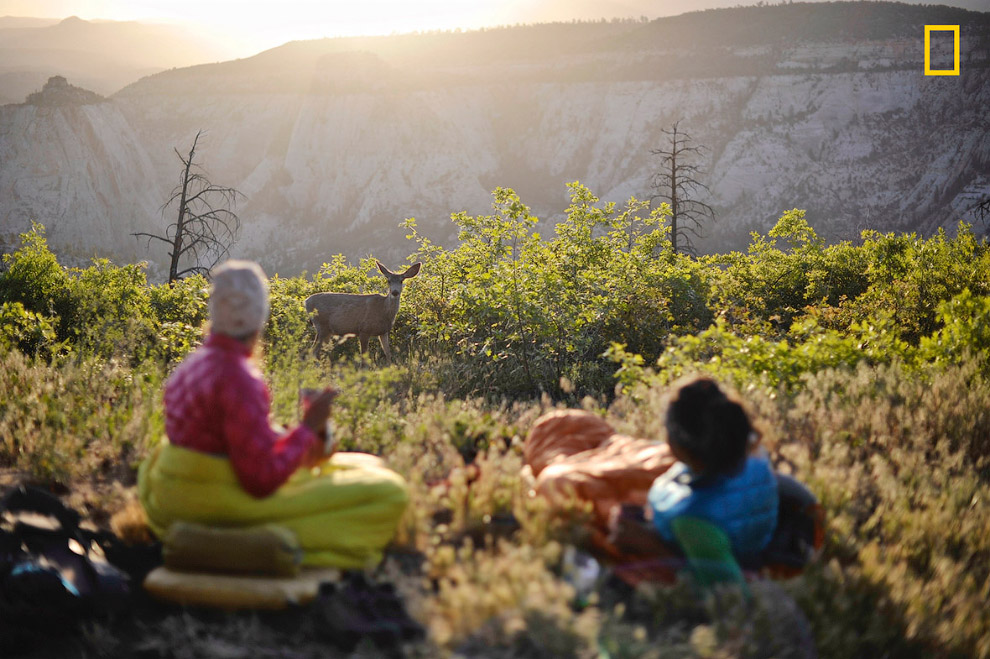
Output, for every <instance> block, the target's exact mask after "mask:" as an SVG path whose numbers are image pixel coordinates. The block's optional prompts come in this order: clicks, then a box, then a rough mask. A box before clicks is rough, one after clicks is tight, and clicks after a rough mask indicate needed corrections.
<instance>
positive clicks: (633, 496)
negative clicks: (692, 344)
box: [524, 376, 823, 585]
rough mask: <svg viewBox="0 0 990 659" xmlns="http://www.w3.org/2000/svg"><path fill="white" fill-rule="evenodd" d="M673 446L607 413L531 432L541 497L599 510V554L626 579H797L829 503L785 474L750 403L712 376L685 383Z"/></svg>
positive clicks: (550, 418) (671, 404)
mask: <svg viewBox="0 0 990 659" xmlns="http://www.w3.org/2000/svg"><path fill="white" fill-rule="evenodd" d="M664 425H665V427H666V434H667V441H666V442H662V441H657V440H652V439H642V438H634V437H628V436H625V435H620V434H616V433H615V432H614V431H613V430H612V428H611V426H609V425H608V423H606V422H605V420H604V419H602V418H601V417H600V416H598V415H595V414H593V413H590V412H586V411H583V410H555V411H553V412H550V413H548V414H545V415H544V416H543V417H541V418H540V419H538V420H537V421H536V423H535V424H534V426H533V428H532V429H531V430H530V432H529V434H528V435H527V438H526V442H525V445H524V455H525V458H526V462H527V467H526V470H528V471H529V472H530V473H529V476H530V477H532V479H533V492H534V493H538V494H540V495H542V496H545V497H547V498H548V499H549V500H550V501H551V502H552V503H554V504H555V505H559V506H560V507H561V509H562V510H566V509H567V508H568V507H573V506H572V504H568V503H567V502H569V501H573V500H574V499H577V500H579V501H586V502H589V503H590V504H591V525H590V531H591V534H590V536H589V540H590V542H589V547H590V549H591V551H592V552H593V553H594V554H595V556H597V557H598V558H599V559H603V560H606V561H608V562H609V563H611V564H613V565H614V569H615V573H616V574H617V575H618V576H619V577H620V578H622V579H623V580H624V581H626V582H627V583H630V584H635V583H638V582H640V581H644V580H645V581H668V582H669V581H672V580H673V579H675V578H676V575H677V574H678V572H679V571H680V570H682V569H683V568H684V567H690V568H691V570H692V571H693V572H694V575H695V578H696V579H697V581H698V582H699V583H700V584H701V585H712V584H715V583H725V582H735V583H742V582H743V581H744V578H743V572H742V567H741V566H745V567H746V569H747V570H753V571H757V572H761V573H769V574H772V575H777V576H792V575H793V574H796V573H797V572H799V571H800V569H801V568H802V567H803V566H804V565H805V564H806V563H807V561H808V560H810V557H811V550H812V549H817V548H819V547H820V546H821V543H822V541H823V537H822V521H821V517H820V506H818V505H817V501H816V500H815V498H814V495H812V494H811V493H810V492H809V491H807V489H806V488H804V486H803V485H801V484H800V483H798V482H797V481H795V480H794V479H792V478H790V477H788V476H783V475H781V474H777V473H775V472H774V469H773V467H772V465H771V464H770V460H769V458H768V456H767V455H766V453H765V451H763V450H762V449H761V448H760V447H759V434H758V433H757V431H756V430H755V428H754V426H753V423H752V422H751V420H750V417H749V415H748V414H747V412H746V409H745V408H744V407H743V405H742V403H741V402H740V401H739V400H738V399H736V398H735V397H733V396H732V395H731V394H728V393H727V392H726V391H725V390H724V389H723V388H722V387H720V386H719V384H718V383H717V382H716V381H715V380H713V379H712V378H710V377H704V376H695V377H691V378H688V379H685V380H682V381H680V382H678V383H676V384H675V385H674V386H673V388H672V392H671V395H670V398H669V400H668V403H667V406H666V409H665V411H664Z"/></svg>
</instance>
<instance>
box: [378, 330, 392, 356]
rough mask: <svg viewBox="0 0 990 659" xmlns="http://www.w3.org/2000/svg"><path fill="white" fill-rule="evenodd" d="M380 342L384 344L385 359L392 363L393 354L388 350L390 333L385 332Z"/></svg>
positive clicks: (379, 338) (380, 337)
mask: <svg viewBox="0 0 990 659" xmlns="http://www.w3.org/2000/svg"><path fill="white" fill-rule="evenodd" d="M378 340H379V341H381V343H382V350H384V351H385V359H387V360H389V361H392V352H391V351H390V350H389V349H388V332H385V333H384V334H382V335H381V336H379V337H378Z"/></svg>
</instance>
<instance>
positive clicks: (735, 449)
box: [615, 377, 778, 581]
mask: <svg viewBox="0 0 990 659" xmlns="http://www.w3.org/2000/svg"><path fill="white" fill-rule="evenodd" d="M665 425H666V428H667V442H668V444H669V446H670V450H671V452H672V453H673V454H674V457H676V458H677V460H678V461H677V462H676V463H675V464H674V465H673V466H672V467H671V468H670V469H668V470H667V471H666V472H665V473H664V474H662V475H661V476H659V477H658V478H657V479H656V480H655V481H654V482H653V485H652V487H650V491H649V494H648V495H647V500H648V506H647V509H646V516H647V517H649V518H652V524H653V527H654V528H655V529H656V531H657V533H658V534H659V537H660V539H662V540H663V541H664V542H666V543H671V544H674V545H676V546H677V547H679V548H680V549H681V550H682V551H684V552H685V554H686V555H687V557H688V560H689V561H691V562H692V566H693V567H695V569H696V572H698V573H699V574H700V576H701V579H702V581H705V580H709V579H710V580H715V581H725V580H729V581H736V580H739V579H740V578H741V573H738V572H739V568H738V562H742V563H752V562H753V561H754V560H756V559H757V557H758V556H759V555H760V552H762V551H763V549H764V548H766V546H767V544H768V543H769V542H770V538H771V536H772V535H773V532H774V529H775V528H776V525H777V506H778V494H777V478H776V476H775V475H774V470H773V467H772V466H771V464H770V460H769V458H768V457H767V456H766V455H765V454H764V453H763V452H762V451H760V450H759V449H758V448H757V447H758V441H759V435H758V434H757V433H756V431H755V430H754V428H753V425H752V423H751V422H750V420H749V416H748V415H747V414H746V411H745V409H743V406H742V405H741V404H740V403H739V401H737V400H733V399H732V398H730V397H729V396H728V395H726V394H725V392H723V391H722V389H721V388H720V387H719V386H718V384H717V383H716V382H715V381H714V380H712V379H710V378H705V377H699V378H693V379H691V380H689V381H687V382H684V383H682V384H681V385H680V386H678V387H677V388H676V390H675V392H674V395H673V397H672V399H671V401H670V404H669V405H668V407H667V413H666V417H665ZM616 521H617V522H618V520H616ZM615 530H616V533H615V536H616V541H617V542H619V543H620V544H621V542H622V534H621V529H618V528H616V529H615ZM725 539H727V540H728V547H725V546H724V545H725ZM726 549H728V550H729V555H727V554H726V551H725V550H726ZM730 555H731V557H735V559H736V561H733V560H730ZM737 561H738V562H737ZM725 571H728V573H729V574H725ZM737 573H738V574H737Z"/></svg>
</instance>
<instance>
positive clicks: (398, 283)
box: [375, 261, 423, 301]
mask: <svg viewBox="0 0 990 659" xmlns="http://www.w3.org/2000/svg"><path fill="white" fill-rule="evenodd" d="M375 263H378V269H379V270H381V273H382V274H383V275H385V279H387V280H388V293H387V297H388V298H389V299H394V300H396V301H398V299H399V296H400V295H402V287H403V286H404V285H405V283H406V280H407V279H411V278H413V277H415V276H416V275H418V274H419V269H420V268H421V267H423V264H422V263H414V264H412V265H411V266H409V267H408V268H406V271H405V272H403V273H398V274H397V273H395V272H392V271H391V270H389V269H388V268H386V267H385V266H383V265H382V264H381V263H380V262H379V261H375Z"/></svg>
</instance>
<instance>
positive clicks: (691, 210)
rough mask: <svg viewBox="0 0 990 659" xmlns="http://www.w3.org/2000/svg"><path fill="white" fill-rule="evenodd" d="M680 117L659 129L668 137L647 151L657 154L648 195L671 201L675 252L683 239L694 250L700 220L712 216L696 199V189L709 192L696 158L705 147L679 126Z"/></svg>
mask: <svg viewBox="0 0 990 659" xmlns="http://www.w3.org/2000/svg"><path fill="white" fill-rule="evenodd" d="M680 123H681V122H680V121H675V122H674V124H673V125H672V126H671V127H670V128H664V129H662V130H661V132H663V134H664V135H665V136H666V137H667V144H666V145H665V146H662V147H660V148H658V149H651V150H650V153H652V154H653V155H654V156H659V157H660V163H659V165H658V169H657V171H656V173H654V174H653V180H652V185H653V189H654V191H655V193H654V194H653V195H652V196H651V197H650V204H651V205H652V204H653V202H654V200H660V201H666V202H667V203H669V204H670V213H671V214H670V241H671V245H672V246H673V248H674V252H675V253H677V252H678V251H680V250H679V245H680V244H681V243H683V245H684V249H683V251H685V252H687V253H689V254H697V251H696V250H695V247H694V242H693V241H692V239H691V236H694V237H695V238H700V237H702V235H703V231H704V227H703V225H702V222H703V220H705V219H709V220H712V221H714V220H715V210H714V209H713V208H712V207H711V206H709V205H708V204H706V203H704V202H703V201H699V200H698V199H697V198H696V197H697V196H699V193H701V192H705V193H707V194H711V190H709V189H708V186H707V185H705V184H704V183H702V182H701V181H700V180H699V178H700V177H701V176H702V175H703V174H704V172H703V171H702V169H701V166H700V165H698V164H697V162H696V160H697V158H698V157H699V156H700V155H701V154H702V153H703V151H704V150H705V147H704V146H702V145H697V146H694V145H692V144H691V136H690V135H688V134H687V133H685V132H684V131H682V130H680V128H679V125H680Z"/></svg>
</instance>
